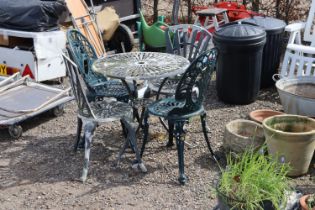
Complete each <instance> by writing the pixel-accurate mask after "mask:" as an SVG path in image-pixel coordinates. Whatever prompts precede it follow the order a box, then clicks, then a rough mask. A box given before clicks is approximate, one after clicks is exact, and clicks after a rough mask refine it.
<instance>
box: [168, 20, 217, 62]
mask: <svg viewBox="0 0 315 210" xmlns="http://www.w3.org/2000/svg"><path fill="white" fill-rule="evenodd" d="M165 36H166V37H165V41H166V53H171V54H177V55H180V56H183V57H185V58H187V59H188V60H189V61H193V60H195V59H196V58H197V57H198V56H199V55H200V54H202V53H203V52H205V51H206V50H207V49H208V48H209V44H210V43H211V38H212V35H211V34H210V33H209V32H208V31H207V30H206V29H204V28H202V27H199V26H196V25H191V24H180V25H174V26H170V27H168V28H167V29H166V33H165Z"/></svg>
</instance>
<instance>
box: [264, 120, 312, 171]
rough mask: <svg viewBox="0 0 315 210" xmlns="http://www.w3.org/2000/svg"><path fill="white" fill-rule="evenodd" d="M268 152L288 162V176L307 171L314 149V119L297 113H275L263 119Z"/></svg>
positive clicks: (281, 160)
mask: <svg viewBox="0 0 315 210" xmlns="http://www.w3.org/2000/svg"><path fill="white" fill-rule="evenodd" d="M263 128H264V133H265V137H266V143H267V148H268V152H269V154H271V155H272V156H273V157H274V158H278V159H279V161H280V162H286V163H289V164H290V166H291V170H290V171H289V173H288V175H289V176H300V175H303V174H305V173H307V171H308V168H309V165H310V163H311V159H312V157H313V153H314V149H315V120H314V119H311V118H308V117H304V116H299V115H277V116H273V117H269V118H267V119H265V120H264V121H263Z"/></svg>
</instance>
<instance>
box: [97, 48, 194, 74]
mask: <svg viewBox="0 0 315 210" xmlns="http://www.w3.org/2000/svg"><path fill="white" fill-rule="evenodd" d="M188 66H189V61H188V60H187V59H186V58H184V57H182V56H178V55H172V54H167V53H157V52H131V53H120V54H115V55H109V56H106V57H104V58H100V59H97V60H96V61H95V62H94V63H93V65H92V69H93V70H94V71H96V72H98V73H101V74H104V75H105V76H107V77H111V78H118V79H127V80H148V79H156V78H165V77H170V76H174V75H177V74H181V73H183V72H185V70H186V69H187V67H188Z"/></svg>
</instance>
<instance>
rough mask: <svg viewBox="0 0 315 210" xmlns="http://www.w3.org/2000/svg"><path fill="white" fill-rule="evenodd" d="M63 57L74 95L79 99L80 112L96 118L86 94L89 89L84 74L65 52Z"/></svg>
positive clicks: (85, 115) (82, 114)
mask: <svg viewBox="0 0 315 210" xmlns="http://www.w3.org/2000/svg"><path fill="white" fill-rule="evenodd" d="M63 59H64V62H65V64H66V69H67V73H68V76H69V79H70V84H71V87H72V91H73V95H74V97H75V99H76V101H77V105H78V109H79V114H80V115H81V116H84V117H87V118H96V117H95V115H94V114H93V111H92V109H91V107H90V104H89V101H88V99H87V96H86V92H87V91H88V89H87V87H86V86H85V83H84V80H83V78H82V75H81V74H80V73H79V70H78V67H77V65H76V64H75V63H74V62H73V61H72V60H71V59H70V58H69V57H68V56H67V55H65V54H64V55H63Z"/></svg>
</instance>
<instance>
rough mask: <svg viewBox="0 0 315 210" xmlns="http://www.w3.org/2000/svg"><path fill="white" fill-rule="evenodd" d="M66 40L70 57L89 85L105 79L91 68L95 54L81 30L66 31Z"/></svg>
mask: <svg viewBox="0 0 315 210" xmlns="http://www.w3.org/2000/svg"><path fill="white" fill-rule="evenodd" d="M67 40H68V44H69V49H70V53H71V57H72V58H73V60H74V62H75V63H76V64H77V66H78V68H79V70H80V72H81V74H83V76H84V80H85V81H86V82H87V83H88V84H89V85H92V84H96V83H99V82H104V81H106V78H105V77H104V76H102V75H99V74H96V73H94V72H93V71H92V69H91V66H92V63H93V61H95V60H96V59H97V55H96V52H95V49H94V48H93V46H92V45H91V44H90V42H89V40H88V39H87V38H86V37H85V36H84V35H83V34H82V33H81V32H79V31H77V30H74V29H70V30H68V31H67Z"/></svg>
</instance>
